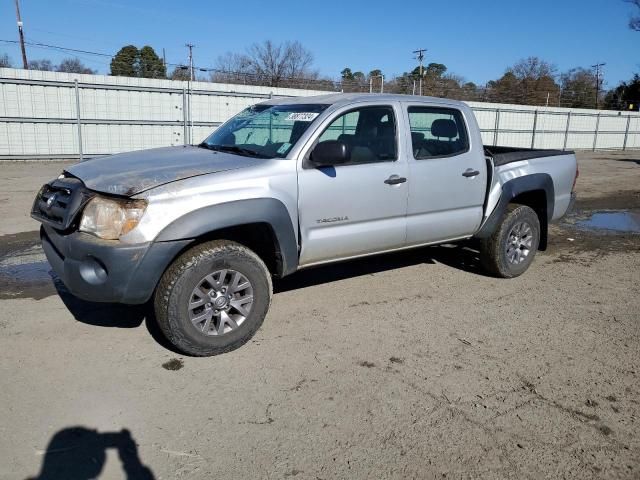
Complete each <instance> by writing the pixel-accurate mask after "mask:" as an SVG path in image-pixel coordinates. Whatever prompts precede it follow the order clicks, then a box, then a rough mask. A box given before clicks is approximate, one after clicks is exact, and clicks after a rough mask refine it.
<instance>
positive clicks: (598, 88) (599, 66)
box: [591, 63, 606, 110]
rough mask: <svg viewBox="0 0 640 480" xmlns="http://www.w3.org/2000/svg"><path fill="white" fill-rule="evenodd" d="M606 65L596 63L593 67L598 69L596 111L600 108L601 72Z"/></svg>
mask: <svg viewBox="0 0 640 480" xmlns="http://www.w3.org/2000/svg"><path fill="white" fill-rule="evenodd" d="M605 65H606V63H596V64H595V65H591V68H595V69H596V110H598V109H599V108H600V71H601V70H602V67H604V66H605Z"/></svg>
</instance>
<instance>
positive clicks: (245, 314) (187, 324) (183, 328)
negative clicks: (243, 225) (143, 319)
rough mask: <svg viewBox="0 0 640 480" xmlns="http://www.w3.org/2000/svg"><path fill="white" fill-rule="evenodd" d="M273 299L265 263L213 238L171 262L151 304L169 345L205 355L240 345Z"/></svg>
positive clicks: (246, 251) (191, 353)
mask: <svg viewBox="0 0 640 480" xmlns="http://www.w3.org/2000/svg"><path fill="white" fill-rule="evenodd" d="M271 295H272V286H271V275H270V274H269V271H268V269H267V267H266V265H265V264H264V262H263V261H262V260H261V259H260V258H259V257H258V256H257V255H256V254H255V253H254V252H252V251H251V250H249V249H248V248H246V247H244V246H242V245H240V244H238V243H235V242H231V241H225V240H217V241H213V242H207V243H204V244H202V245H198V246H197V247H194V248H192V249H191V250H188V251H187V252H185V253H184V254H183V255H181V256H180V257H178V259H177V260H175V261H174V262H173V264H172V265H171V266H170V267H169V268H168V269H167V271H166V272H165V273H164V275H163V277H162V279H161V280H160V283H159V284H158V288H157V289H156V294H155V298H154V306H155V312H156V318H157V320H158V325H159V327H160V329H161V330H162V332H163V334H164V335H165V336H166V338H167V339H168V340H169V341H170V342H171V344H172V345H174V346H175V347H176V348H178V349H179V350H180V351H182V352H184V353H187V354H189V355H195V356H209V355H217V354H220V353H224V352H228V351H231V350H234V349H236V348H238V347H240V346H242V345H244V344H245V343H246V342H247V341H248V340H249V339H250V338H251V337H252V336H253V335H254V334H255V332H256V331H257V330H258V328H260V326H261V325H262V322H263V320H264V317H265V316H266V314H267V310H268V309H269V305H270V303H271Z"/></svg>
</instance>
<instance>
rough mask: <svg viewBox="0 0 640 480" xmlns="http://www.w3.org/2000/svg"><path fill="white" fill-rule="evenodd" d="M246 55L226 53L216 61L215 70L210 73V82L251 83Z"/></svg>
mask: <svg viewBox="0 0 640 480" xmlns="http://www.w3.org/2000/svg"><path fill="white" fill-rule="evenodd" d="M250 76H251V71H250V70H249V59H248V58H247V56H246V55H242V54H239V53H233V52H227V53H225V54H224V55H220V56H219V57H218V59H217V60H216V69H215V70H214V71H213V72H211V81H212V82H219V83H249V84H251V83H253V82H252V81H251V78H250Z"/></svg>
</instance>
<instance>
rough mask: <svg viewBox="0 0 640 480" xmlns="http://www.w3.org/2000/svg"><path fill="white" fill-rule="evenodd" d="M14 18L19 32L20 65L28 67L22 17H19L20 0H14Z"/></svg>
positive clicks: (26, 68)
mask: <svg viewBox="0 0 640 480" xmlns="http://www.w3.org/2000/svg"><path fill="white" fill-rule="evenodd" d="M16 18H17V19H18V33H19V34H20V48H21V49H22V66H23V67H24V69H25V70H28V69H29V63H28V62H27V51H26V50H25V48H24V32H23V31H22V18H21V17H20V0H16Z"/></svg>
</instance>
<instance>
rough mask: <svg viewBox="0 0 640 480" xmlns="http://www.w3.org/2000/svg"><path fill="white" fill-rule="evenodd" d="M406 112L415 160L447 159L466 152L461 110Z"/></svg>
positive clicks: (414, 109) (417, 108)
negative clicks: (407, 113)
mask: <svg viewBox="0 0 640 480" xmlns="http://www.w3.org/2000/svg"><path fill="white" fill-rule="evenodd" d="M408 112H409V125H410V129H411V145H412V149H413V157H414V158H415V159H416V160H425V159H429V158H441V157H450V156H453V155H459V154H461V153H464V152H466V151H468V150H469V139H468V136H467V127H466V125H465V123H464V118H463V116H462V112H460V110H456V109H454V108H441V107H409V109H408Z"/></svg>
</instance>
